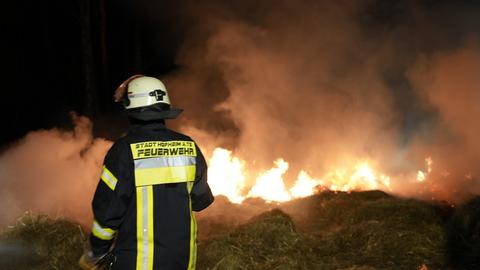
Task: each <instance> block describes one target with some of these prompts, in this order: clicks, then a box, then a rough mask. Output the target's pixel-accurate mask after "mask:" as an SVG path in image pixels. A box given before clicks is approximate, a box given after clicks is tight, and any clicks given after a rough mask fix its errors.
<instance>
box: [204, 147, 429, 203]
mask: <svg viewBox="0 0 480 270" xmlns="http://www.w3.org/2000/svg"><path fill="white" fill-rule="evenodd" d="M430 164H431V163H430ZM288 168H289V164H288V162H286V161H285V160H283V159H281V158H280V159H277V160H276V161H275V162H274V167H272V168H271V169H268V170H266V171H264V172H260V173H258V174H257V176H256V177H255V178H254V179H255V181H254V183H253V185H251V186H250V187H247V184H246V183H247V175H254V174H252V173H251V172H249V171H248V168H247V163H246V162H245V161H244V160H242V159H240V158H238V157H235V156H233V155H232V151H229V150H226V149H223V148H216V149H215V150H214V151H213V153H212V156H211V158H210V159H209V171H208V179H209V184H210V186H211V189H212V193H213V194H214V195H224V196H226V197H228V199H229V200H230V201H231V202H233V203H241V202H242V201H243V200H245V199H246V198H262V199H264V200H265V201H268V202H284V201H289V200H292V199H295V198H302V197H306V196H310V195H312V194H314V193H315V192H316V190H319V189H330V190H333V191H351V190H370V189H390V177H388V176H386V175H383V174H380V173H377V172H376V170H375V169H374V167H373V166H372V165H371V164H370V163H369V162H368V161H361V162H359V163H358V164H356V165H354V166H352V168H347V169H345V168H344V169H334V170H331V171H330V172H328V173H327V174H325V176H324V177H322V178H314V177H311V176H310V175H309V174H308V173H307V172H306V171H304V170H302V171H300V173H299V174H298V176H297V179H296V181H295V182H294V184H293V186H291V187H290V188H287V186H286V184H285V181H284V179H283V176H284V175H285V173H286V172H287V171H288ZM245 194H246V195H245Z"/></svg>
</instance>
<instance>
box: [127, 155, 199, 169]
mask: <svg viewBox="0 0 480 270" xmlns="http://www.w3.org/2000/svg"><path fill="white" fill-rule="evenodd" d="M134 163H135V169H148V168H157V167H179V166H189V165H195V164H196V163H197V161H196V158H195V157H190V156H176V157H156V158H143V159H137V160H135V161H134Z"/></svg>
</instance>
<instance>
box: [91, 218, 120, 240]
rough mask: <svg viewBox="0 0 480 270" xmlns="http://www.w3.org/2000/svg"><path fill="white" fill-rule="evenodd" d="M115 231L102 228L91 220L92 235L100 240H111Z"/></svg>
mask: <svg viewBox="0 0 480 270" xmlns="http://www.w3.org/2000/svg"><path fill="white" fill-rule="evenodd" d="M116 232H117V231H115V230H113V229H110V228H108V227H102V226H101V225H100V224H99V223H98V222H97V221H96V220H93V226H92V234H93V235H94V236H95V237H97V238H100V239H102V240H111V239H113V237H115V234H116Z"/></svg>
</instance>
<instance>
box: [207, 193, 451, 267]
mask: <svg viewBox="0 0 480 270" xmlns="http://www.w3.org/2000/svg"><path fill="white" fill-rule="evenodd" d="M279 208H280V209H281V210H273V211H270V212H268V213H264V214H262V215H260V216H258V217H256V218H253V219H252V220H250V221H249V222H247V223H246V224H244V225H242V226H240V227H238V228H237V229H236V230H235V231H233V232H231V233H230V234H227V235H225V236H223V237H218V238H216V239H210V240H209V241H206V242H204V243H203V244H202V245H200V246H199V251H200V254H199V263H200V266H201V267H199V269H351V270H354V269H418V268H419V267H420V266H421V265H423V264H425V265H426V266H428V269H430V270H431V269H445V268H444V267H445V264H446V262H445V259H446V257H447V254H446V238H447V236H446V229H445V224H444V221H443V220H442V219H441V218H440V217H439V215H438V211H437V209H436V208H435V206H433V205H432V204H429V203H426V202H421V201H416V200H411V199H401V198H396V197H393V196H390V195H387V194H385V193H383V192H379V191H371V192H353V193H331V192H325V193H321V194H318V195H315V196H311V197H308V198H304V199H299V200H295V201H291V202H288V203H285V204H282V205H279ZM286 213H287V214H286Z"/></svg>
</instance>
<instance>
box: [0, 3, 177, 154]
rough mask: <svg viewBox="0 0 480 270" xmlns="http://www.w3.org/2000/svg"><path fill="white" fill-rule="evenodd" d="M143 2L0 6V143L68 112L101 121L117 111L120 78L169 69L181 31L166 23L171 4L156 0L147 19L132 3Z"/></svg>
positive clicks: (59, 122) (65, 124) (61, 122)
mask: <svg viewBox="0 0 480 270" xmlns="http://www.w3.org/2000/svg"><path fill="white" fill-rule="evenodd" d="M145 5H146V6H148V5H149V3H148V1H143V2H142V1H117V0H116V1H107V0H98V1H97V0H95V1H94V0H68V1H64V0H48V1H34V0H19V1H11V2H9V3H8V4H6V6H4V7H3V8H2V9H3V12H2V21H3V22H2V32H3V37H2V46H5V47H4V48H3V50H2V51H3V53H2V59H3V61H2V62H3V64H4V72H5V73H4V74H3V76H2V77H3V82H4V84H3V86H2V90H1V91H2V97H3V101H4V105H3V106H2V126H3V127H4V128H3V131H2V133H1V138H0V143H1V144H2V145H6V144H9V143H11V142H13V141H15V140H16V139H18V138H20V137H22V136H24V135H25V134H26V133H27V132H28V131H30V130H36V129H48V128H52V127H60V128H67V129H68V128H70V127H71V124H72V123H71V117H70V114H69V112H73V111H74V112H76V113H78V114H80V115H85V116H88V117H89V118H91V119H92V120H93V121H94V123H95V122H99V121H100V122H101V121H109V120H111V117H115V115H118V114H119V113H121V111H122V108H121V106H119V104H115V103H113V101H112V96H113V92H114V90H115V88H116V86H118V85H119V84H120V83H121V82H122V81H123V80H124V79H126V78H128V77H129V76H131V75H133V74H136V73H142V74H146V75H152V76H160V75H162V74H166V73H168V72H169V71H171V70H173V69H175V52H176V47H177V44H178V42H179V41H180V40H181V36H180V35H181V34H180V33H182V31H178V30H179V26H178V25H177V26H176V30H175V31H174V30H173V29H172V28H171V23H170V22H171V18H172V16H174V13H175V10H176V8H175V7H176V4H175V3H161V6H162V8H158V9H156V17H155V18H153V19H152V18H151V17H150V18H149V19H144V18H142V17H141V16H139V12H140V10H139V6H145ZM155 39H161V42H158V41H157V40H155ZM152 44H155V46H153V45H152ZM109 117H110V118H109ZM118 119H120V122H121V119H122V118H121V117H119V118H118ZM111 126H112V125H111ZM113 126H115V125H113ZM117 126H119V127H120V128H121V127H122V123H120V124H118V125H117ZM95 131H96V133H97V135H104V136H107V137H109V136H110V137H111V136H115V135H116V134H115V133H118V130H115V128H114V130H113V131H112V130H110V131H102V130H97V129H95Z"/></svg>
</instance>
